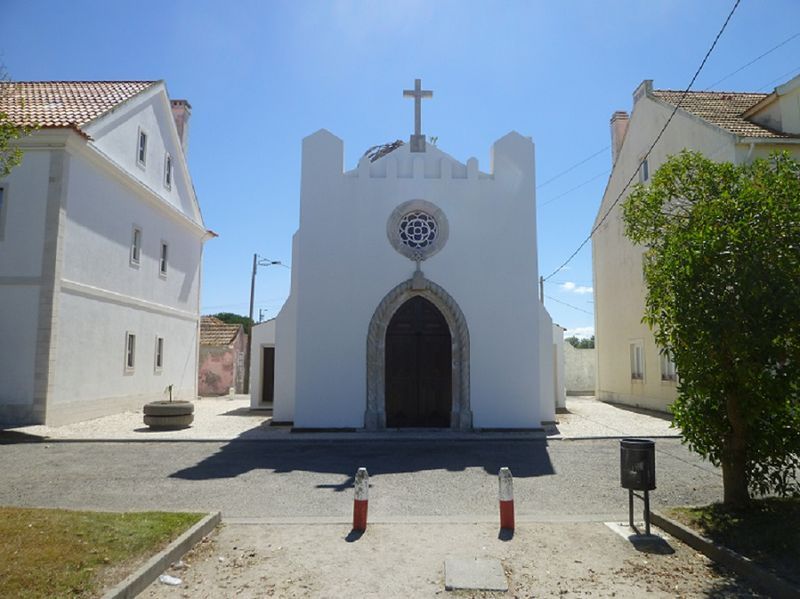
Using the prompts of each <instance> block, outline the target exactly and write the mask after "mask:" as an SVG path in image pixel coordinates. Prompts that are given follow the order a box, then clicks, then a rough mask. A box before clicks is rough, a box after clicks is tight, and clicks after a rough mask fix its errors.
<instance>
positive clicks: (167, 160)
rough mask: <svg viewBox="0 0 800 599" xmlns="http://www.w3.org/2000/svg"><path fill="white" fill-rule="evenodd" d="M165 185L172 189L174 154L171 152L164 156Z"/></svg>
mask: <svg viewBox="0 0 800 599" xmlns="http://www.w3.org/2000/svg"><path fill="white" fill-rule="evenodd" d="M164 187H166V188H167V189H172V156H170V155H169V152H167V155H166V156H165V157H164Z"/></svg>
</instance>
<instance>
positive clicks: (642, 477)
mask: <svg viewBox="0 0 800 599" xmlns="http://www.w3.org/2000/svg"><path fill="white" fill-rule="evenodd" d="M619 482H620V486H622V488H623V489H632V490H634V491H652V490H653V489H655V488H656V444H655V442H654V441H650V440H649V439H622V440H621V441H620V442H619Z"/></svg>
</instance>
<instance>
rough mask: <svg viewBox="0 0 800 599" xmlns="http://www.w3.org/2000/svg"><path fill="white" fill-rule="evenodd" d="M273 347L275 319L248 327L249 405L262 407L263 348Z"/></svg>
mask: <svg viewBox="0 0 800 599" xmlns="http://www.w3.org/2000/svg"><path fill="white" fill-rule="evenodd" d="M266 347H275V319H274V318H273V319H272V320H268V321H266V322H260V323H258V324H257V325H254V326H253V327H252V328H251V329H250V407H251V408H259V407H263V406H264V403H263V402H262V401H261V398H262V394H263V385H262V380H261V378H262V373H263V372H264V365H263V363H262V361H263V359H264V348H266Z"/></svg>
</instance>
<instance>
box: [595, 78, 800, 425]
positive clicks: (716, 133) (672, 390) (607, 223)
mask: <svg viewBox="0 0 800 599" xmlns="http://www.w3.org/2000/svg"><path fill="white" fill-rule="evenodd" d="M682 95H683V92H682V91H673V90H658V89H653V82H652V81H649V80H648V81H644V82H643V83H642V84H641V85H639V87H638V88H636V90H635V91H634V94H633V111H632V113H631V114H630V116H628V114H627V113H626V112H615V113H614V115H613V116H612V117H611V139H612V158H613V170H612V172H611V176H610V177H609V181H608V185H607V187H606V190H605V194H604V196H603V200H602V202H601V204H600V208H599V210H598V213H597V218H596V220H595V227H597V230H596V231H595V233H594V235H593V236H592V265H593V277H594V308H595V344H596V345H595V347H596V350H595V351H596V356H597V369H596V372H597V383H596V384H597V389H596V395H597V397H598V398H599V399H602V400H606V401H612V402H617V403H622V404H628V405H632V406H639V407H644V408H651V409H656V410H662V411H666V410H667V407H668V406H669V404H670V403H672V401H674V400H675V398H676V384H677V376H676V372H675V367H674V365H673V364H672V362H671V361H670V360H669V357H668V356H664V355H662V354H661V353H660V351H659V348H658V347H657V346H656V343H655V339H654V338H653V335H652V333H651V332H650V330H649V329H648V327H647V325H645V324H643V323H642V322H641V320H642V315H643V314H644V299H645V288H644V281H643V274H642V259H643V258H642V255H643V251H644V250H643V248H642V247H639V246H634V245H633V244H632V243H631V242H630V241H628V239H627V238H626V237H625V234H624V228H623V224H622V218H621V206H622V203H623V202H624V199H625V197H626V196H627V193H628V192H627V191H626V192H625V194H623V196H622V199H620V200H619V202H617V203H616V205H615V204H614V203H615V201H616V200H617V198H619V197H620V194H621V193H622V190H623V189H624V187H625V184H626V183H627V182H628V181H629V180H630V178H631V177H632V176H633V175H637V179H636V180H637V181H640V182H643V183H646V182H647V181H648V180H649V178H650V176H651V175H652V174H653V173H655V171H656V170H657V169H658V167H659V166H660V165H661V164H662V163H663V162H664V161H666V160H667V158H668V157H669V156H671V155H674V154H678V153H679V152H680V151H681V150H683V149H689V150H695V151H699V152H702V153H703V154H704V155H705V156H707V157H708V158H710V159H712V160H716V161H720V162H722V161H727V162H732V163H736V164H742V163H747V162H750V161H752V160H753V159H755V158H763V157H767V156H768V155H769V154H770V153H771V152H773V151H776V150H786V151H788V152H789V153H791V154H793V155H794V156H795V157H800V76H798V77H795V78H794V79H792V80H791V81H789V82H787V83H786V84H784V85H781V86H780V87H777V88H776V89H775V90H774V91H773V92H772V93H769V94H765V93H744V92H716V91H715V92H710V91H699V92H689V93H688V94H687V95H686V97H685V98H683V100H681V97H682ZM675 106H679V107H678V110H677V112H676V113H675V116H674V118H673V120H672V122H670V124H669V126H668V127H667V129H666V131H665V132H664V135H663V137H662V138H661V139H660V141H659V142H658V144H656V146H655V148H654V149H653V151H652V152H651V153H650V155H649V156H647V157H646V159H645V155H646V154H647V151H648V149H649V148H650V146H651V145H652V143H653V141H654V140H655V138H656V136H657V135H658V133H659V131H660V130H661V128H662V127H663V126H664V123H666V122H667V119H668V118H669V116H670V114H671V113H672V111H673V110H674V109H675ZM606 214H608V216H607V217H606Z"/></svg>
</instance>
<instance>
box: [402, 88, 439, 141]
mask: <svg viewBox="0 0 800 599" xmlns="http://www.w3.org/2000/svg"><path fill="white" fill-rule="evenodd" d="M403 97H404V98H414V134H413V135H412V136H411V151H412V152H424V151H425V136H424V135H422V132H421V131H420V130H421V129H422V98H432V97H433V92H432V91H431V90H429V89H422V79H414V89H404V90H403Z"/></svg>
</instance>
